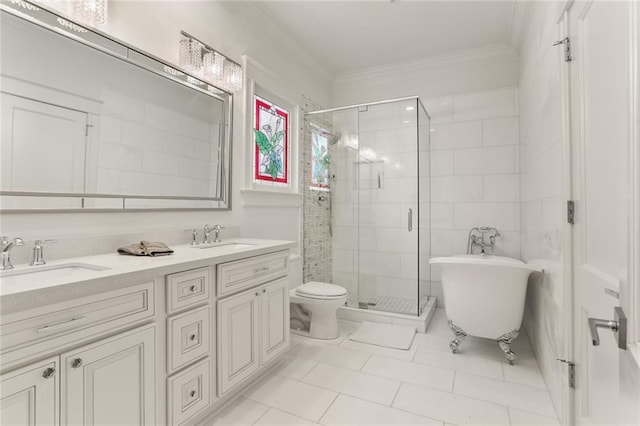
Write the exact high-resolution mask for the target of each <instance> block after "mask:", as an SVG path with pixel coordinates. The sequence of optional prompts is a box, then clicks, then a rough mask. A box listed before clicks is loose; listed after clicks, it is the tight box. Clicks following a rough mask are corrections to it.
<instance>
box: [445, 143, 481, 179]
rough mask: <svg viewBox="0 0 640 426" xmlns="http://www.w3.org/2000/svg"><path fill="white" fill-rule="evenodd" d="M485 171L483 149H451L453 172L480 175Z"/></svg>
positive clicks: (457, 174)
mask: <svg viewBox="0 0 640 426" xmlns="http://www.w3.org/2000/svg"><path fill="white" fill-rule="evenodd" d="M484 171H485V165H484V163H483V149H482V148H471V149H456V150H454V151H453V174H454V175H456V176H460V175H481V174H482V173H484Z"/></svg>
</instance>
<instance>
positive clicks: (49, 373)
mask: <svg viewBox="0 0 640 426" xmlns="http://www.w3.org/2000/svg"><path fill="white" fill-rule="evenodd" d="M54 374H56V369H55V368H51V367H49V368H47V369H46V370H44V371H43V372H42V377H44V378H45V379H50V378H51V377H53V375H54Z"/></svg>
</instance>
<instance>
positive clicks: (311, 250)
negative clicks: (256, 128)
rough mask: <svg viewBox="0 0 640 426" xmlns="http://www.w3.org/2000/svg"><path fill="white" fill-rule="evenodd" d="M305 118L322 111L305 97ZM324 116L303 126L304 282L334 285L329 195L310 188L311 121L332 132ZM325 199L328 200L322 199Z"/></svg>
mask: <svg viewBox="0 0 640 426" xmlns="http://www.w3.org/2000/svg"><path fill="white" fill-rule="evenodd" d="M302 109H303V111H302V112H303V115H304V113H305V112H308V111H313V110H319V109H321V107H320V106H319V105H317V104H314V103H313V101H311V100H310V99H307V98H306V97H304V96H303V99H302ZM327 119H328V117H327V116H324V115H316V116H313V120H311V117H309V116H306V115H304V122H303V126H302V132H303V134H302V144H301V145H300V147H299V156H300V157H299V158H300V170H301V171H302V173H300V188H301V192H302V196H303V209H302V217H301V220H302V224H301V225H302V240H303V241H302V258H303V280H304V282H309V281H322V282H329V283H330V282H331V272H332V269H331V265H332V262H331V259H332V253H331V232H330V220H331V211H330V209H329V205H330V204H329V203H330V200H329V195H330V193H329V192H326V191H318V190H315V189H310V187H309V184H310V182H311V125H310V124H311V122H313V124H315V125H317V126H320V127H322V128H324V129H327V130H328V129H330V128H331V123H330V122H328V121H327ZM319 197H324V198H325V201H321V200H319Z"/></svg>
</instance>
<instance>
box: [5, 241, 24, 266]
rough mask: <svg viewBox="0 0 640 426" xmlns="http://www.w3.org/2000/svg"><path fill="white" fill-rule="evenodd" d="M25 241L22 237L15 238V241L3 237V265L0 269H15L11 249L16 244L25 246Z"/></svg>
mask: <svg viewBox="0 0 640 426" xmlns="http://www.w3.org/2000/svg"><path fill="white" fill-rule="evenodd" d="M23 245H24V241H22V238H17V237H16V238H14V239H13V241H10V240H9V238H8V237H2V267H1V268H0V269H2V270H3V271H4V270H7V269H13V265H12V264H11V257H10V256H11V249H12V248H14V247H16V246H23Z"/></svg>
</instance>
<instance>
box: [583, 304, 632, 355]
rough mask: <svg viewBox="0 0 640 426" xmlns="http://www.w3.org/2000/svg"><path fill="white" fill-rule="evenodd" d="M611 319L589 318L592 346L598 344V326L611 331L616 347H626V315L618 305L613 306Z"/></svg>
mask: <svg viewBox="0 0 640 426" xmlns="http://www.w3.org/2000/svg"><path fill="white" fill-rule="evenodd" d="M613 316H614V319H613V320H604V319H600V318H589V330H590V331H591V341H592V343H593V346H600V336H599V335H598V328H608V329H609V330H611V331H613V334H614V335H615V336H616V340H617V341H618V348H620V349H625V350H626V349H627V316H626V315H625V314H624V311H623V310H622V308H621V307H620V306H616V307H615V308H613Z"/></svg>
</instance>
